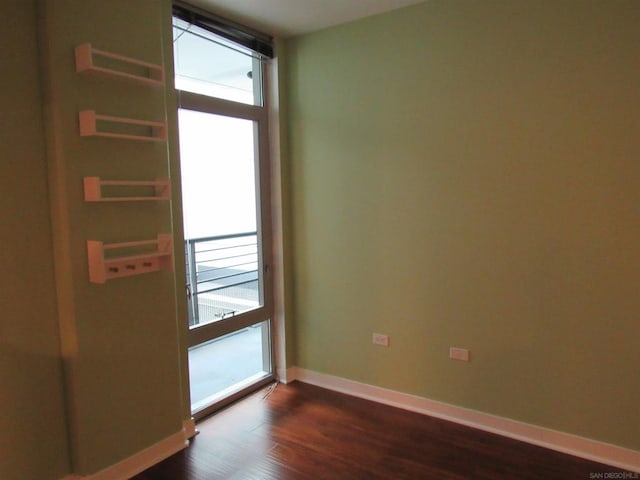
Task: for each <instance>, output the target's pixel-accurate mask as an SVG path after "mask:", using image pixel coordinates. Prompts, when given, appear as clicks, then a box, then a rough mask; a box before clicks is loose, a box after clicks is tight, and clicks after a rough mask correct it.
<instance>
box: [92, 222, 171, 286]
mask: <svg viewBox="0 0 640 480" xmlns="http://www.w3.org/2000/svg"><path fill="white" fill-rule="evenodd" d="M154 246H155V247H156V249H155V251H152V252H150V253H149V252H145V253H140V254H136V255H126V256H119V257H117V256H116V257H105V252H106V251H108V250H118V249H120V250H121V249H129V250H131V249H140V248H144V249H148V248H149V247H154ZM87 253H88V262H89V281H90V282H91V283H105V282H106V281H107V280H111V279H114V278H122V277H130V276H133V275H142V274H144V273H151V272H157V271H159V270H166V271H173V238H172V237H171V235H167V234H163V233H160V234H158V238H157V239H156V240H143V241H139V242H123V243H110V244H105V243H103V242H100V241H96V240H87Z"/></svg>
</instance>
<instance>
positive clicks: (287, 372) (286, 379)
mask: <svg viewBox="0 0 640 480" xmlns="http://www.w3.org/2000/svg"><path fill="white" fill-rule="evenodd" d="M297 372H298V367H289V368H283V369H278V380H280V382H282V383H284V384H285V385H286V384H287V383H291V382H293V381H294V380H296V379H297V377H296V373H297ZM307 383H311V382H307Z"/></svg>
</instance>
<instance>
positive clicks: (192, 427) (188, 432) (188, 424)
mask: <svg viewBox="0 0 640 480" xmlns="http://www.w3.org/2000/svg"><path fill="white" fill-rule="evenodd" d="M199 433H200V432H199V431H198V429H197V428H196V421H195V420H194V419H193V417H191V418H188V419H186V420H183V421H182V434H183V435H184V439H185V440H190V439H192V438H193V437H195V436H196V435H197V434H199Z"/></svg>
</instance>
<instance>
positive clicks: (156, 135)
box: [79, 110, 167, 142]
mask: <svg viewBox="0 0 640 480" xmlns="http://www.w3.org/2000/svg"><path fill="white" fill-rule="evenodd" d="M79 122H80V136H81V137H91V136H96V137H109V138H124V139H128V140H142V141H149V142H164V141H165V140H166V139H167V124H166V122H150V121H147V120H138V119H135V118H124V117H114V116H112V115H101V114H98V113H96V112H95V111H94V110H83V111H81V112H79ZM98 122H102V123H105V124H115V126H120V127H121V126H122V125H124V126H125V128H130V129H132V130H133V129H137V128H139V127H148V130H149V134H146V133H139V132H136V133H120V132H115V131H109V130H99V129H98Z"/></svg>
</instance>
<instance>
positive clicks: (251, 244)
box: [196, 242, 258, 253]
mask: <svg viewBox="0 0 640 480" xmlns="http://www.w3.org/2000/svg"><path fill="white" fill-rule="evenodd" d="M257 246H258V244H257V243H256V242H253V243H241V244H240V245H230V246H228V247H218V248H208V249H206V250H196V253H208V252H218V251H220V250H230V249H232V248H243V247H257ZM256 251H257V248H256Z"/></svg>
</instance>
